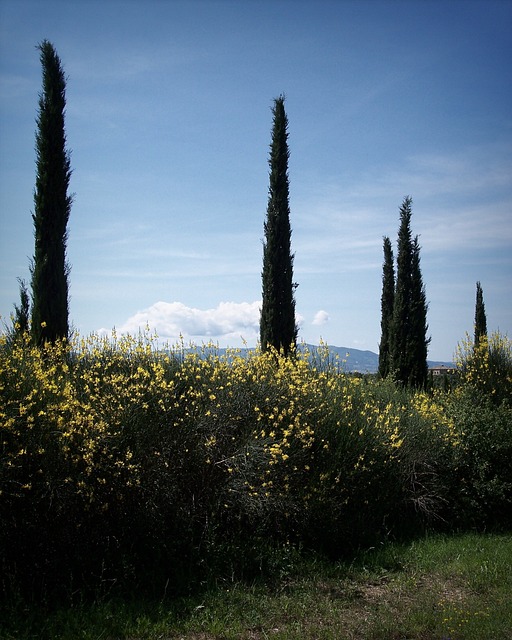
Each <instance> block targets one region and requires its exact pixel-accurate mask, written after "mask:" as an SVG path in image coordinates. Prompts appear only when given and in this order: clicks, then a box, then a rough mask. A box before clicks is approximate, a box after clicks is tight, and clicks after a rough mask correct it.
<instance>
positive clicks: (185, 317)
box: [118, 301, 261, 347]
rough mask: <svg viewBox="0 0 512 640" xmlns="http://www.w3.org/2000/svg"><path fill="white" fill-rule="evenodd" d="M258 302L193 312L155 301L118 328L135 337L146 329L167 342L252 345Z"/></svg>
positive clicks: (225, 304)
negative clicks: (182, 341) (210, 342)
mask: <svg viewBox="0 0 512 640" xmlns="http://www.w3.org/2000/svg"><path fill="white" fill-rule="evenodd" d="M260 308H261V302H259V301H256V302H240V303H237V302H221V303H219V304H218V305H217V307H215V308H214V309H196V308H194V307H187V306H186V305H184V304H183V303H182V302H156V303H155V304H153V305H151V306H150V307H148V308H147V309H144V310H142V311H139V312H137V313H136V314H135V315H133V316H131V317H130V318H128V320H126V322H125V323H124V324H123V325H122V326H121V327H119V328H118V331H119V332H120V333H131V334H136V333H137V332H138V331H139V329H142V330H143V329H145V327H147V326H149V328H150V330H151V331H155V332H156V334H157V335H158V337H159V338H161V339H164V340H167V341H169V342H175V341H177V340H179V338H180V336H182V337H183V339H184V340H185V341H186V342H187V341H191V342H195V343H198V342H199V343H201V342H208V341H210V340H213V341H215V342H219V344H220V345H221V346H226V345H229V346H232V347H235V346H238V345H239V344H241V343H243V342H247V343H248V344H250V345H251V346H252V345H254V344H255V343H256V341H257V339H258V336H259V322H260Z"/></svg>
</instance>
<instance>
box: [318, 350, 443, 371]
mask: <svg viewBox="0 0 512 640" xmlns="http://www.w3.org/2000/svg"><path fill="white" fill-rule="evenodd" d="M308 348H309V349H310V351H313V352H314V350H316V349H318V347H314V346H312V345H308ZM329 351H330V352H331V353H332V354H334V355H335V356H337V357H338V358H339V361H340V364H341V366H342V369H343V370H344V371H351V372H356V371H357V372H359V373H377V371H378V369H379V355H378V354H377V353H374V352H373V351H361V350H360V349H351V348H350V347H335V346H332V345H329ZM427 364H428V366H429V367H438V366H440V365H444V366H446V367H453V363H452V362H440V361H438V360H435V361H434V360H427Z"/></svg>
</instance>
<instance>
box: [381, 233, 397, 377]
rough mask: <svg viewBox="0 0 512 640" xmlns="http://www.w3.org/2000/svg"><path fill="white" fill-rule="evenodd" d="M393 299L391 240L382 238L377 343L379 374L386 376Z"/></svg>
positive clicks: (389, 370) (393, 278)
mask: <svg viewBox="0 0 512 640" xmlns="http://www.w3.org/2000/svg"><path fill="white" fill-rule="evenodd" d="M394 300H395V267H394V258H393V249H392V247H391V240H390V239H389V238H388V237H385V238H384V263H383V265H382V296H381V321H380V327H381V339H380V345H379V375H380V377H381V378H386V377H387V376H388V375H389V374H390V373H391V363H390V339H391V328H392V323H393V304H394Z"/></svg>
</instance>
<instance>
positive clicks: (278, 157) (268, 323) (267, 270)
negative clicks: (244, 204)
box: [260, 96, 297, 355]
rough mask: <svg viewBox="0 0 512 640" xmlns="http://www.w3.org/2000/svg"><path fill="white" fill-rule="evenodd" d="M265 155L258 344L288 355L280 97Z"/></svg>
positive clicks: (289, 297)
mask: <svg viewBox="0 0 512 640" xmlns="http://www.w3.org/2000/svg"><path fill="white" fill-rule="evenodd" d="M272 113H273V116H274V119H273V128H272V143H271V147H270V156H269V167H270V172H269V182H270V184H269V197H268V205H267V217H266V221H265V225H264V230H265V240H264V243H263V269H262V293H263V300H262V308H261V317H260V343H261V348H262V350H263V351H266V350H267V349H268V348H272V347H273V348H275V349H277V350H278V351H280V350H282V351H283V352H284V353H285V355H288V354H289V353H290V351H291V350H292V348H293V346H294V345H295V344H296V340H297V325H296V322H295V298H294V290H295V287H296V285H295V284H294V283H293V255H292V253H291V227H290V205H289V178H288V159H289V156H290V152H289V149H288V118H287V116H286V112H285V108H284V96H280V97H279V98H276V99H275V100H274V106H273V107H272Z"/></svg>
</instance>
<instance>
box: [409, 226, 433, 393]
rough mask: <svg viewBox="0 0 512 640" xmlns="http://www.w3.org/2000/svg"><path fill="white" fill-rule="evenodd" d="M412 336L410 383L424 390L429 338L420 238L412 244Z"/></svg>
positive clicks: (410, 345) (426, 376)
mask: <svg viewBox="0 0 512 640" xmlns="http://www.w3.org/2000/svg"><path fill="white" fill-rule="evenodd" d="M411 274H412V278H411V284H412V289H411V314H410V317H411V335H410V338H409V349H410V370H409V378H408V383H409V385H410V386H413V387H419V388H423V387H425V386H426V384H427V378H428V363H427V354H428V345H429V344H430V338H427V331H428V323H427V310H428V303H427V296H426V293H425V286H424V284H423V277H422V275H421V268H420V244H419V239H418V236H416V237H415V238H414V240H413V243H412V262H411Z"/></svg>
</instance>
